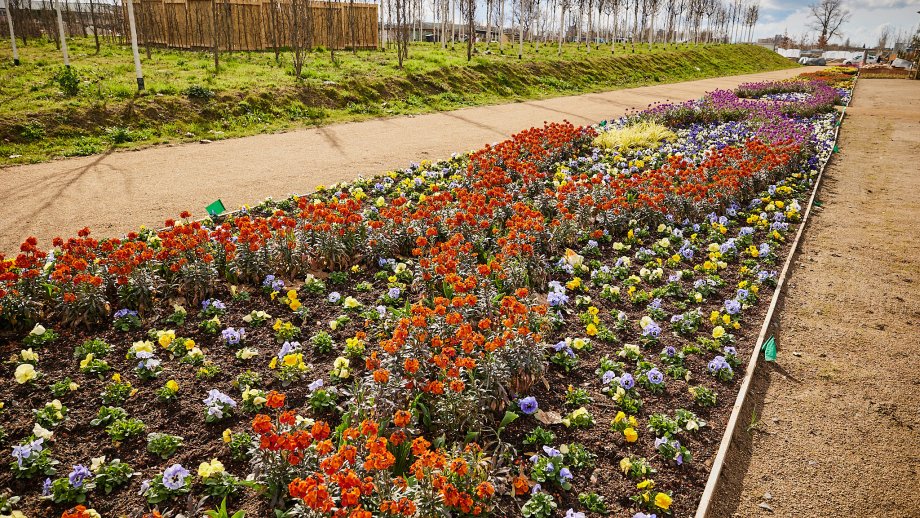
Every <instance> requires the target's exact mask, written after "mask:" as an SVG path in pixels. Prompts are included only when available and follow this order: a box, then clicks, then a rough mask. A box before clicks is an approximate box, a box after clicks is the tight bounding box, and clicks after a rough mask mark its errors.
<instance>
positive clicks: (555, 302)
mask: <svg viewBox="0 0 920 518" xmlns="http://www.w3.org/2000/svg"><path fill="white" fill-rule="evenodd" d="M838 87H839V85H838ZM769 93H771V94H775V93H781V92H779V91H771V92H769ZM799 93H802V94H808V95H809V97H808V98H800V97H794V98H791V99H789V100H784V101H782V102H776V101H771V100H758V99H741V98H739V97H737V96H736V95H735V94H734V93H732V92H714V93H713V94H711V95H709V96H707V97H706V98H705V99H703V100H700V101H693V102H689V103H682V104H679V105H662V106H656V107H653V108H651V109H649V110H646V111H644V112H641V113H637V114H635V115H632V116H630V117H625V118H623V119H620V120H617V121H612V122H610V123H603V124H601V125H598V126H596V127H584V128H579V127H575V126H572V125H570V124H551V125H547V126H546V127H544V128H534V129H530V130H526V131H524V132H522V133H519V134H517V135H515V136H514V137H513V138H511V139H509V140H507V141H505V142H502V143H499V144H497V145H495V146H487V147H486V148H484V149H482V150H480V151H477V152H475V153H472V154H471V155H468V156H457V157H454V158H452V159H451V160H449V161H445V162H439V163H435V164H429V163H423V164H418V165H414V166H412V167H410V168H408V169H406V170H404V171H399V172H392V173H389V174H387V175H384V176H382V177H379V178H374V179H370V180H359V181H356V182H353V183H351V184H340V185H336V186H332V187H330V188H326V189H320V190H318V191H317V192H316V193H313V194H310V195H307V196H302V197H293V198H290V199H287V200H282V201H278V202H275V201H267V202H265V203H263V204H261V205H259V206H257V207H254V208H252V209H248V210H244V211H241V212H239V213H237V214H234V215H232V216H230V217H228V218H225V219H223V220H222V221H216V222H215V221H210V220H207V221H203V222H196V221H190V220H189V217H190V215H189V214H183V215H182V216H181V218H182V219H181V220H180V221H179V222H175V221H167V224H166V228H164V229H163V230H161V231H156V232H155V231H151V230H143V231H141V232H138V233H135V234H131V235H129V236H126V237H125V238H123V239H110V240H101V241H97V240H96V239H94V238H93V237H91V235H90V233H89V231H88V230H84V231H83V232H81V233H80V235H79V236H78V237H76V238H71V239H68V240H67V241H64V240H55V243H54V248H53V249H52V250H50V251H45V250H42V249H40V248H39V247H38V244H37V243H36V242H35V240H34V239H30V240H28V241H26V243H24V244H23V246H22V253H21V254H19V255H18V256H17V257H16V258H14V259H12V260H9V261H2V259H0V261H2V264H3V266H2V268H0V326H2V329H4V330H5V331H4V332H6V333H7V335H8V338H7V339H6V341H5V343H4V345H3V347H4V352H5V353H6V354H7V355H8V356H11V359H10V361H9V362H7V363H6V364H5V365H4V367H3V379H4V381H3V382H2V383H0V398H2V401H3V402H4V404H5V408H4V409H3V413H2V423H3V434H2V437H3V440H4V442H5V443H6V444H7V445H8V446H9V447H10V448H12V450H11V455H12V456H11V457H10V464H9V469H7V470H4V471H3V472H2V473H0V483H2V484H3V486H4V487H8V488H10V491H11V492H10V493H8V494H7V496H9V497H11V498H12V497H13V495H17V496H21V497H22V499H21V500H19V501H18V502H13V503H7V502H4V501H3V500H0V506H2V505H7V506H10V507H13V508H17V509H18V508H22V509H24V510H26V511H27V512H28V513H29V514H30V515H52V514H54V515H57V514H59V513H64V514H65V515H68V516H81V515H87V516H88V515H89V513H88V511H82V510H75V511H71V510H68V509H69V508H70V507H71V506H74V505H77V504H80V505H87V506H90V507H93V508H94V509H95V510H96V511H98V512H99V513H102V514H103V515H105V516H109V515H115V513H116V512H118V513H121V512H125V513H127V512H135V511H137V512H143V511H145V510H146V511H149V512H152V511H153V510H154V509H159V510H166V509H171V510H173V511H175V510H181V509H188V508H189V506H191V507H192V510H191V511H190V512H189V511H186V512H189V514H192V515H197V514H200V513H199V511H197V510H195V508H194V506H196V505H199V502H200V499H201V498H202V497H205V496H207V497H208V498H207V500H206V501H205V503H204V504H202V505H204V506H205V507H217V506H219V505H220V503H221V501H222V500H224V499H226V500H227V501H228V502H229V507H230V508H245V509H247V510H248V511H250V514H249V515H250V516H268V515H270V514H271V509H273V508H276V509H287V510H288V511H289V514H288V516H322V515H330V516H332V515H334V516H372V515H373V516H390V515H393V516H395V515H402V516H435V515H443V514H445V513H451V514H453V515H458V516H466V515H483V514H494V515H498V516H514V515H523V516H553V515H556V514H559V515H561V514H566V515H567V516H581V514H580V513H587V514H591V513H602V512H609V513H612V514H613V515H617V516H633V515H634V514H637V515H639V516H641V515H642V514H643V513H646V514H657V515H658V516H662V515H670V514H674V515H687V514H689V513H691V512H692V510H693V509H694V506H695V502H696V500H697V499H698V498H699V494H700V492H701V490H702V486H703V484H704V483H705V480H706V477H707V474H708V468H707V467H706V464H705V462H706V460H707V459H709V458H711V456H712V455H713V454H714V451H715V448H716V447H717V444H718V441H719V439H720V437H721V431H722V428H723V427H724V424H725V421H726V419H727V414H728V411H729V405H730V401H731V400H732V399H733V396H734V394H735V392H736V391H737V380H736V379H735V372H736V371H737V370H738V369H739V368H742V367H743V366H742V360H741V358H746V357H748V356H749V354H750V352H751V349H752V347H753V345H754V344H753V343H752V341H753V339H754V338H755V334H756V332H757V328H758V324H759V321H760V320H762V317H763V313H764V311H765V308H764V307H763V304H759V301H760V298H761V294H762V293H764V294H765V293H767V292H769V291H770V289H771V288H772V286H774V285H775V277H776V273H775V269H776V260H777V259H778V258H779V257H782V254H783V251H784V248H785V247H786V246H787V245H786V237H787V236H788V235H789V233H790V232H792V231H793V230H794V226H795V224H796V223H797V222H798V220H799V218H800V212H801V206H800V201H801V200H804V199H805V197H806V195H807V194H808V192H809V189H810V187H811V185H812V180H813V177H814V175H815V174H816V172H817V168H818V165H819V163H820V161H821V160H823V159H826V158H827V157H828V156H829V154H830V151H831V148H832V147H833V142H832V138H833V126H834V123H835V121H836V113H835V112H834V111H833V102H835V101H839V92H838V91H836V90H833V89H832V88H831V87H830V86H828V85H827V83H826V82H825V81H821V80H819V81H817V82H812V83H809V86H808V88H805V89H802V90H801V91H799ZM828 103H830V104H828ZM790 107H791V108H790ZM599 134H600V135H601V136H600V138H598V137H599ZM764 298H767V297H764ZM196 468H197V469H196ZM13 499H15V498H13ZM68 513H69V514H68ZM81 513H82V514H81Z"/></svg>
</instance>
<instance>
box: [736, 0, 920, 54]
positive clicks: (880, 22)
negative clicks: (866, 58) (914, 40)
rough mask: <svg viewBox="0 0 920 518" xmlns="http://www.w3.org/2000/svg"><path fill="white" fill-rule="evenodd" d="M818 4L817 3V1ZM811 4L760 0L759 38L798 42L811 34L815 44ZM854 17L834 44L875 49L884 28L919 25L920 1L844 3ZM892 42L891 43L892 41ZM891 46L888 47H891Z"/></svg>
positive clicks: (804, 0)
mask: <svg viewBox="0 0 920 518" xmlns="http://www.w3.org/2000/svg"><path fill="white" fill-rule="evenodd" d="M816 1H817V0H816ZM810 3H811V2H810V1H808V0H798V1H794V0H761V1H760V19H759V20H758V21H757V25H756V26H755V27H754V35H755V37H757V38H765V37H771V36H774V35H776V34H784V33H787V34H788V35H789V37H790V38H794V39H796V40H798V39H799V38H800V37H801V36H802V34H804V33H809V34H810V37H809V39H810V40H811V41H812V42H814V41H815V40H816V39H817V37H816V36H815V33H814V31H812V30H810V29H808V28H807V27H808V23H809V15H808V5H809V4H810ZM845 4H846V6H847V9H849V11H850V13H851V14H852V16H851V18H850V21H849V22H848V23H846V24H844V25H843V27H842V34H843V37H842V38H835V39H834V40H831V43H843V41H844V40H845V39H846V38H850V43H851V44H852V45H857V44H863V43H864V44H866V45H867V46H875V45H876V43H877V42H878V35H879V32H880V31H881V29H882V27H883V26H884V25H886V24H887V25H889V26H891V29H892V33H893V34H894V33H897V32H898V31H899V30H908V31H913V30H914V29H916V27H917V26H918V24H920V13H917V11H920V0H845ZM889 41H890V40H889ZM890 44H891V43H889V45H890Z"/></svg>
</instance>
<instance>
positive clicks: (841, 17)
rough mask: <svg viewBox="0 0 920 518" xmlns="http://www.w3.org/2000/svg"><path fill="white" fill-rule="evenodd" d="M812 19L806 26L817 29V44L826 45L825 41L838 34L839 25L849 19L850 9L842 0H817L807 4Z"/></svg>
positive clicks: (822, 46)
mask: <svg viewBox="0 0 920 518" xmlns="http://www.w3.org/2000/svg"><path fill="white" fill-rule="evenodd" d="M808 13H809V15H810V16H811V18H812V20H811V22H810V23H809V25H808V27H809V28H811V29H813V30H815V31H818V33H819V36H818V46H819V47H821V48H822V49H824V48H826V47H827V42H829V41H830V40H832V39H834V36H838V35H839V34H840V27H841V26H843V24H845V23H847V22H848V21H850V11H849V10H848V9H847V8H846V7H844V5H843V0H819V1H818V2H816V3H814V4H811V5H809V6H808Z"/></svg>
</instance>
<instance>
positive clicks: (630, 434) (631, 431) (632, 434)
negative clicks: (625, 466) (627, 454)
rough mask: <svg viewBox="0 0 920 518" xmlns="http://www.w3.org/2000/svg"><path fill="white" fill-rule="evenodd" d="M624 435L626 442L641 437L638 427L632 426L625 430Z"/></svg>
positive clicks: (634, 440)
mask: <svg viewBox="0 0 920 518" xmlns="http://www.w3.org/2000/svg"><path fill="white" fill-rule="evenodd" d="M623 437H625V438H626V442H636V440H638V439H639V433H638V432H636V429H635V428H633V427H632V426H630V427H629V428H627V429H625V430H623Z"/></svg>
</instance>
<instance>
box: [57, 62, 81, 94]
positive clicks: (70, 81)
mask: <svg viewBox="0 0 920 518" xmlns="http://www.w3.org/2000/svg"><path fill="white" fill-rule="evenodd" d="M54 80H55V81H56V82H57V84H58V86H59V87H60V88H61V92H62V93H63V94H64V95H65V96H67V97H73V96H75V95H77V94H78V93H80V77H79V76H78V75H77V71H76V70H74V69H73V67H62V68H60V69H59V70H58V71H57V73H56V74H55V75H54Z"/></svg>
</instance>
